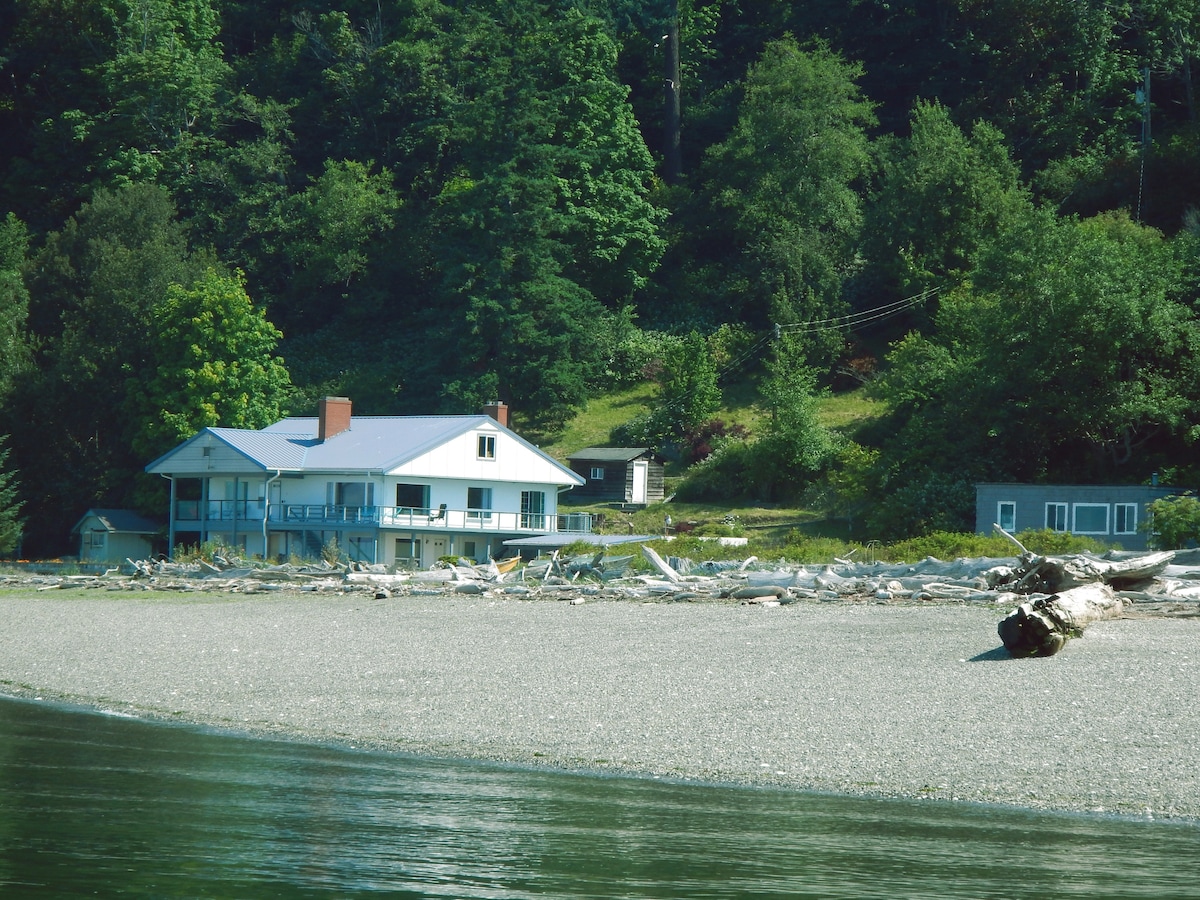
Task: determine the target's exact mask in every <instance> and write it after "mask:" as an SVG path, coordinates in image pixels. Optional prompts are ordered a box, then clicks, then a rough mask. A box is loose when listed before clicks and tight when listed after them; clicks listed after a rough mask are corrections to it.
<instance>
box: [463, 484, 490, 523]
mask: <svg viewBox="0 0 1200 900" xmlns="http://www.w3.org/2000/svg"><path fill="white" fill-rule="evenodd" d="M467 515H468V516H469V517H470V518H472V519H490V518H491V517H492V489H491V488H485V487H469V488H467Z"/></svg>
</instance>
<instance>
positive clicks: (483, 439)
mask: <svg viewBox="0 0 1200 900" xmlns="http://www.w3.org/2000/svg"><path fill="white" fill-rule="evenodd" d="M475 455H476V456H477V457H479V458H480V459H495V458H496V436H495V435H494V434H481V435H479V441H478V444H477V450H476V453H475Z"/></svg>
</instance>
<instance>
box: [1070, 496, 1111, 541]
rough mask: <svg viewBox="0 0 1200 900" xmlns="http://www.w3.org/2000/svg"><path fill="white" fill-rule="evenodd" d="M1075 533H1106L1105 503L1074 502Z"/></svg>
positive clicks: (1106, 516) (1106, 505)
mask: <svg viewBox="0 0 1200 900" xmlns="http://www.w3.org/2000/svg"><path fill="white" fill-rule="evenodd" d="M1071 531H1073V532H1074V533H1075V534H1108V504H1107V503H1076V504H1075V524H1074V527H1072V528H1071Z"/></svg>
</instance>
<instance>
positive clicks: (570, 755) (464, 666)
mask: <svg viewBox="0 0 1200 900" xmlns="http://www.w3.org/2000/svg"><path fill="white" fill-rule="evenodd" d="M1005 612H1007V610H1001V609H998V608H989V607H983V606H974V605H955V604H940V605H890V604H876V603H793V604H788V605H783V606H776V607H762V606H758V605H735V604H733V603H702V604H688V603H634V602H591V603H582V604H579V605H573V604H570V603H566V602H554V601H546V600H521V599H494V598H490V597H488V596H486V595H482V596H476V597H464V596H458V595H442V596H439V595H432V594H431V595H425V596H410V597H405V598H392V599H384V600H376V599H372V598H370V597H368V596H365V595H352V596H344V597H337V596H327V595H303V594H298V595H269V596H261V595H259V596H252V597H242V596H237V595H232V596H231V595H187V596H180V597H178V598H174V597H171V598H166V599H163V598H147V597H139V596H137V595H132V594H123V593H100V592H86V593H84V592H80V593H76V594H71V595H68V594H60V593H57V592H45V593H43V594H37V595H30V594H27V593H26V594H5V595H0V622H2V623H3V627H2V628H0V693H4V694H8V695H11V696H18V697H26V698H29V697H33V698H42V699H45V700H48V701H68V702H72V703H80V704H84V705H87V706H91V707H97V708H101V709H105V710H112V711H117V712H125V713H133V714H137V715H140V716H144V717H148V718H162V719H170V720H173V721H182V722H189V723H195V724H199V725H204V726H215V727H218V728H224V729H232V730H235V731H239V732H248V733H251V734H271V735H275V736H291V737H295V738H298V739H302V740H313V741H321V742H326V741H332V742H336V743H339V744H342V745H346V746H352V747H367V746H369V747H377V748H385V749H391V750H398V751H403V752H406V753H414V754H420V755H431V756H439V757H450V758H480V759H492V760H500V761H506V762H513V763H518V764H525V765H529V764H532V765H547V766H554V767H557V768H562V769H568V770H585V771H595V770H602V771H620V772H628V773H636V774H645V775H654V776H662V777H669V778H675V779H684V780H687V779H697V780H703V781H708V782H732V783H744V784H761V785H772V786H778V787H787V788H798V789H808V790H818V791H827V792H835V793H845V794H855V795H868V796H887V797H909V798H915V797H920V798H936V799H940V800H963V801H978V802H985V803H1001V804H1010V805H1018V806H1024V807H1030V808H1038V809H1059V810H1076V811H1102V812H1105V813H1114V814H1120V815H1132V816H1142V817H1145V816H1153V817H1154V818H1156V819H1159V818H1177V819H1186V820H1192V821H1198V820H1200V746H1198V745H1200V646H1198V645H1197V641H1198V638H1200V619H1186V618H1184V619H1181V618H1157V617H1145V618H1141V617H1131V618H1123V619H1114V620H1109V621H1104V622H1099V623H1096V624H1094V625H1092V626H1090V627H1089V628H1088V630H1087V632H1086V633H1085V635H1084V636H1083V637H1082V638H1078V639H1075V640H1072V641H1070V642H1069V643H1068V644H1067V646H1066V648H1065V649H1064V650H1063V651H1062V652H1061V653H1059V654H1058V655H1057V656H1053V657H1049V658H1044V659H1023V660H1016V659H1012V658H1010V657H1009V656H1008V654H1007V653H1006V652H1005V651H1003V650H1002V649H1001V648H1000V642H999V639H998V637H997V636H996V623H997V621H998V620H999V619H1000V618H1001V617H1002V616H1003V614H1004V613H1005Z"/></svg>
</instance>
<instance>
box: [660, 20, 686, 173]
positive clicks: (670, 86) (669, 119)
mask: <svg viewBox="0 0 1200 900" xmlns="http://www.w3.org/2000/svg"><path fill="white" fill-rule="evenodd" d="M663 44H664V47H663V51H664V52H663V99H664V101H665V102H664V105H663V132H664V134H663V137H664V141H663V180H664V181H666V183H667V184H679V182H680V181H681V180H682V179H683V159H682V157H681V155H680V149H679V130H680V113H679V0H668V2H667V33H666V34H665V35H663Z"/></svg>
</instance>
